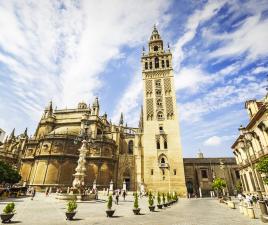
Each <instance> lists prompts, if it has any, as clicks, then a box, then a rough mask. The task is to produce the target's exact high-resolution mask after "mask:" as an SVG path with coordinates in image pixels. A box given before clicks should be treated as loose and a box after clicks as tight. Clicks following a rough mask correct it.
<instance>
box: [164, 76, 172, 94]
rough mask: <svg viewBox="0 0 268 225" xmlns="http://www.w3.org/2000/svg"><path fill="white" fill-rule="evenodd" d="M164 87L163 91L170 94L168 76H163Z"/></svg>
mask: <svg viewBox="0 0 268 225" xmlns="http://www.w3.org/2000/svg"><path fill="white" fill-rule="evenodd" d="M164 88H165V93H166V94H170V92H171V82H170V78H165V79H164Z"/></svg>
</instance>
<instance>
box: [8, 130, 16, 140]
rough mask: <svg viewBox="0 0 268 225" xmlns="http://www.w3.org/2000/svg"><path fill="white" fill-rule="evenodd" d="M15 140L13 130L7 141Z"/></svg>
mask: <svg viewBox="0 0 268 225" xmlns="http://www.w3.org/2000/svg"><path fill="white" fill-rule="evenodd" d="M13 138H15V128H14V129H13V130H12V132H11V134H10V135H9V140H12V139H13Z"/></svg>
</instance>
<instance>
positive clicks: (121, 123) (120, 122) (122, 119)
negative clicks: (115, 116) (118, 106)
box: [119, 112, 124, 126]
mask: <svg viewBox="0 0 268 225" xmlns="http://www.w3.org/2000/svg"><path fill="white" fill-rule="evenodd" d="M123 124H124V118H123V113H122V112H121V115H120V120H119V125H122V126H123Z"/></svg>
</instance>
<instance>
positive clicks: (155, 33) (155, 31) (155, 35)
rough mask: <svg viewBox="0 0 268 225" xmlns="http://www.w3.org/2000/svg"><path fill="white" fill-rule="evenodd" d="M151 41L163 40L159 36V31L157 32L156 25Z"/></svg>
mask: <svg viewBox="0 0 268 225" xmlns="http://www.w3.org/2000/svg"><path fill="white" fill-rule="evenodd" d="M150 40H151V41H152V40H161V37H160V35H159V33H158V30H157V28H156V25H155V24H154V28H153V31H152V35H151V38H150Z"/></svg>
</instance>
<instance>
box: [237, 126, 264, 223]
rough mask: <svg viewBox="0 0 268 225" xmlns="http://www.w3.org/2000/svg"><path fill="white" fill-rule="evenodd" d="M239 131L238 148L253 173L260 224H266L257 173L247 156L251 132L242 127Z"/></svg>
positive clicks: (251, 136)
mask: <svg viewBox="0 0 268 225" xmlns="http://www.w3.org/2000/svg"><path fill="white" fill-rule="evenodd" d="M239 131H240V136H241V139H240V142H239V146H240V147H241V149H243V150H244V151H245V153H246V156H247V159H248V161H249V165H250V168H251V170H252V172H253V173H252V174H253V178H254V182H255V185H256V192H257V194H258V198H259V201H258V202H259V206H260V210H261V220H262V222H265V223H267V222H268V214H267V208H266V205H265V202H264V200H263V195H262V192H261V189H260V186H259V183H258V178H257V172H256V170H255V168H254V165H253V163H252V161H251V158H250V155H249V149H250V147H251V141H252V138H253V135H252V133H251V132H249V131H247V130H246V128H244V127H243V126H242V125H241V126H240V128H239Z"/></svg>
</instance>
